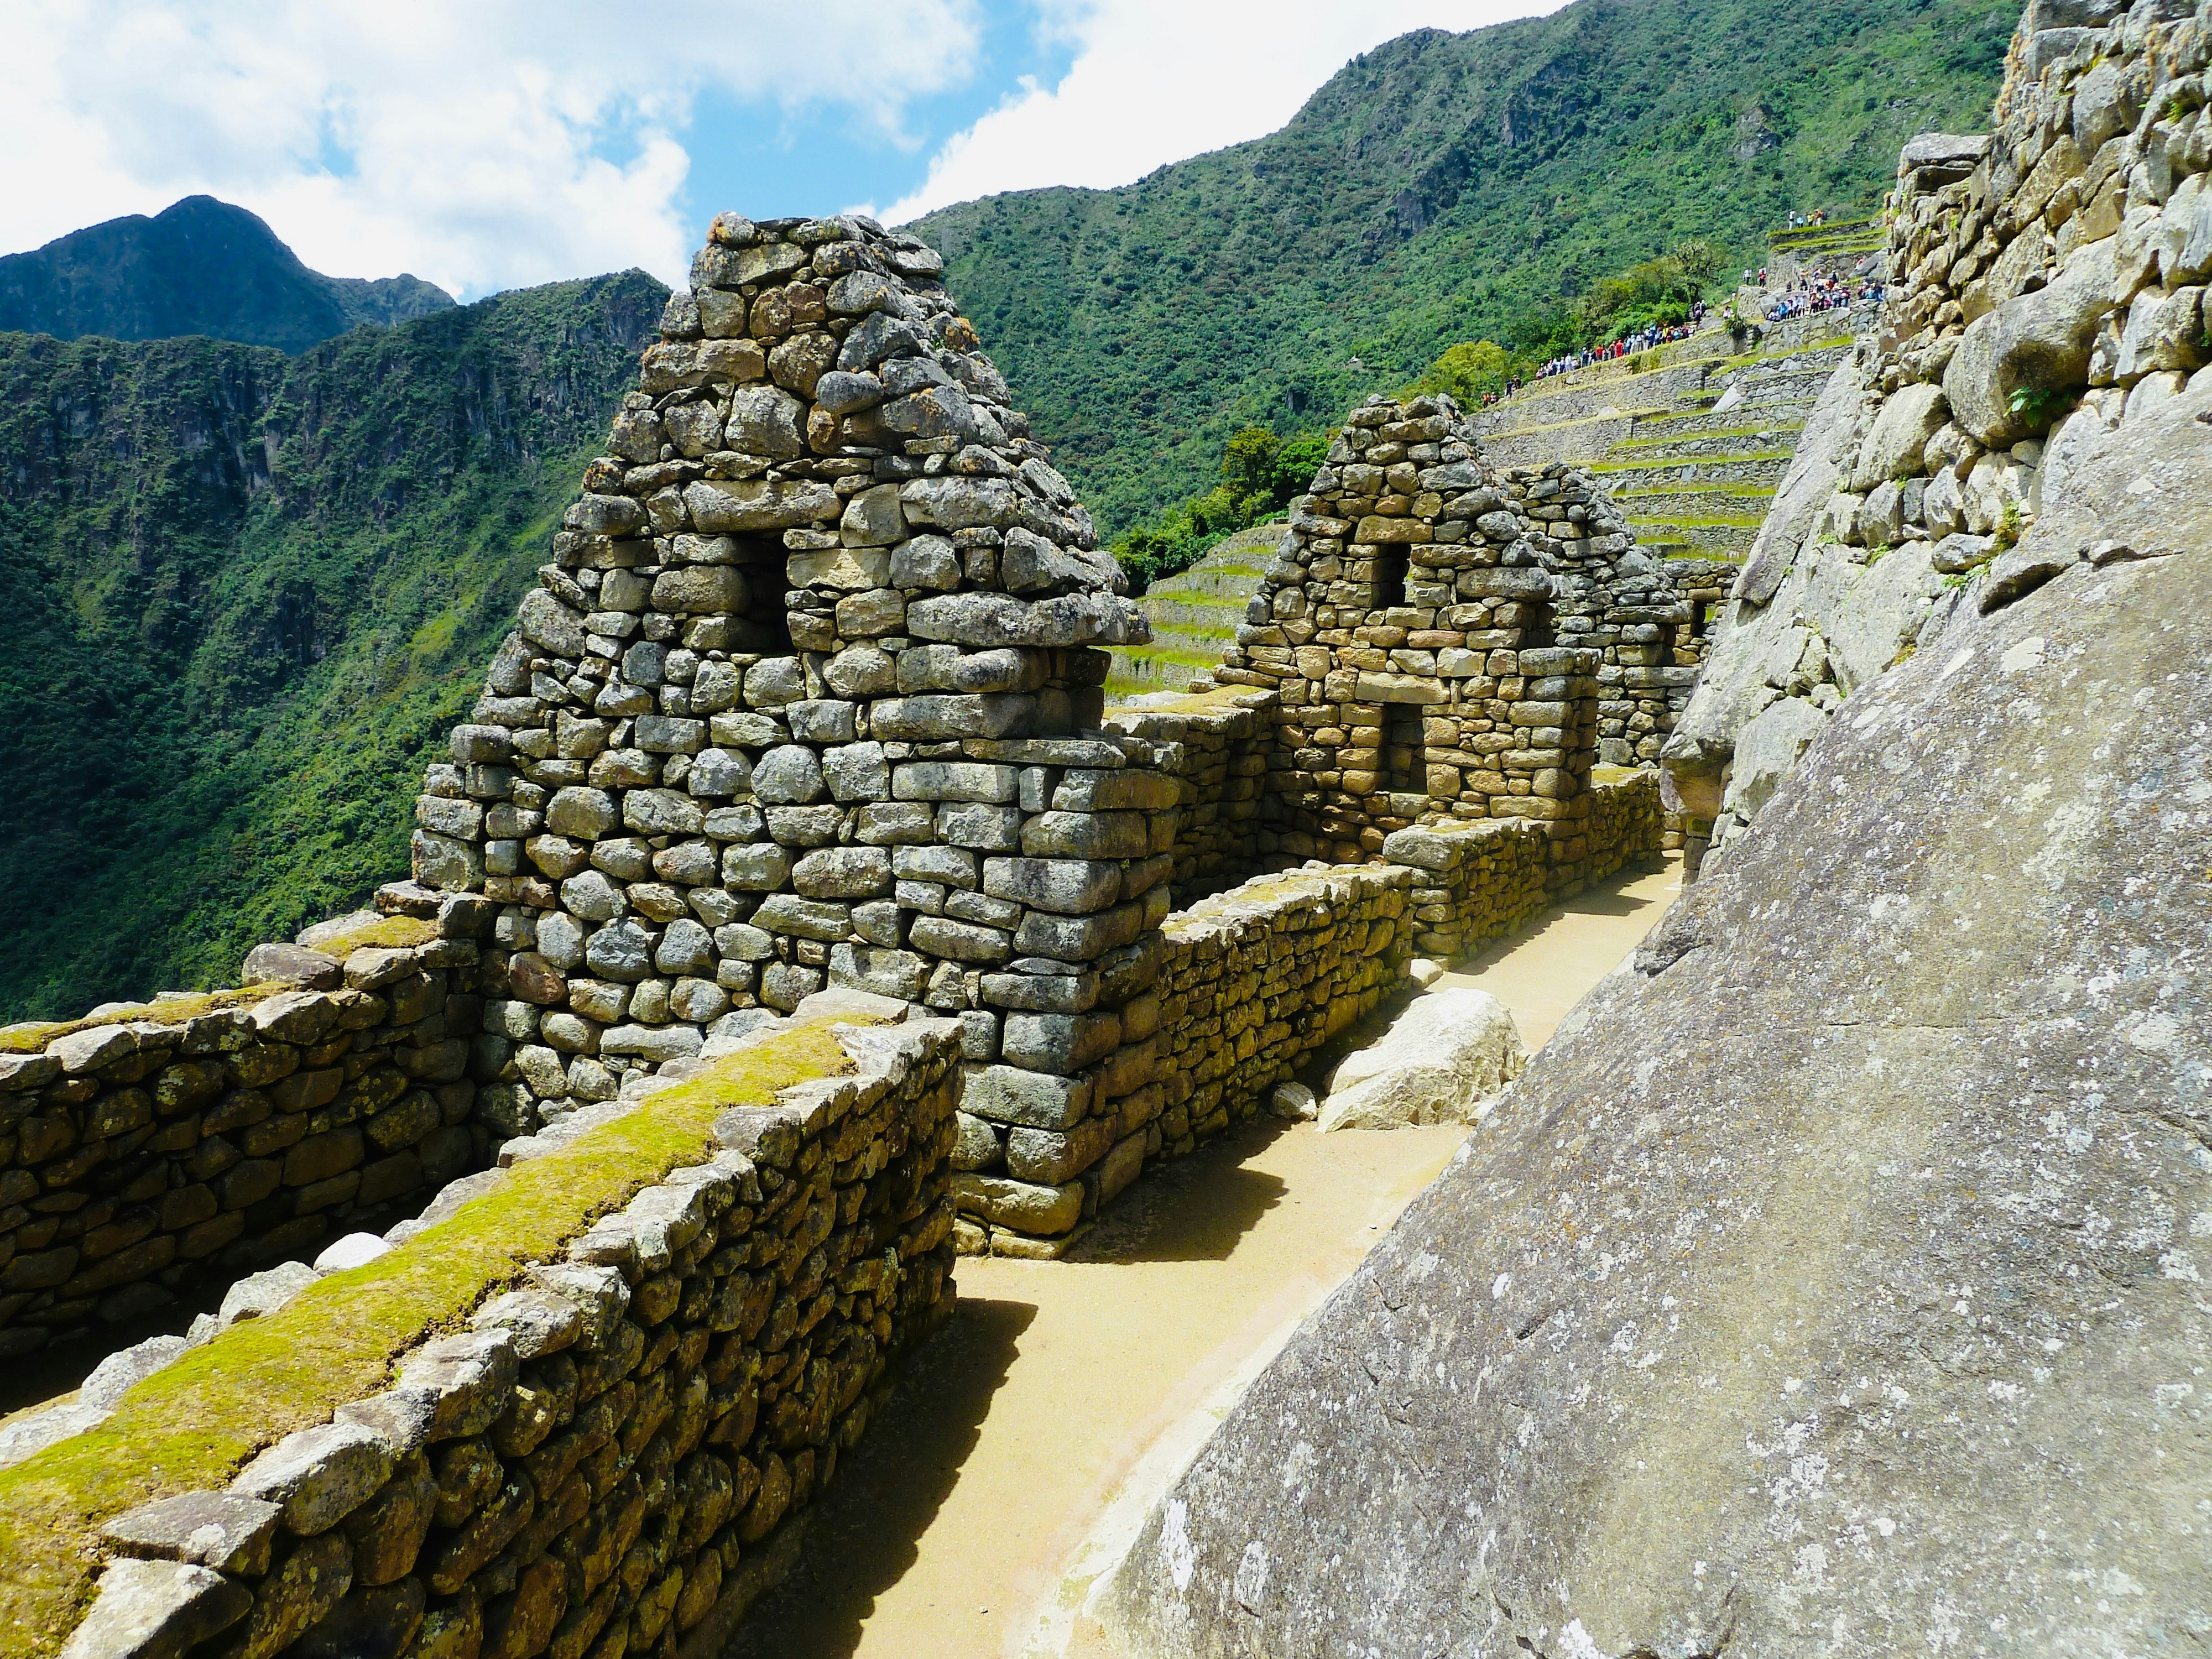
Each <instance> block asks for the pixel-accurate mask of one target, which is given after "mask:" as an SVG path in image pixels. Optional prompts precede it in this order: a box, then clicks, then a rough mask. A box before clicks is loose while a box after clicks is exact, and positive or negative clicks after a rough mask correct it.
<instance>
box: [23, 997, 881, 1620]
mask: <svg viewBox="0 0 2212 1659" xmlns="http://www.w3.org/2000/svg"><path fill="white" fill-rule="evenodd" d="M845 1023H847V1024H854V1023H859V1024H868V1023H872V1022H868V1021H866V1020H860V1021H857V1022H856V1021H854V1020H853V1019H851V1018H849V1017H848V1018H846V1020H845ZM853 1069H854V1067H853V1063H852V1061H851V1060H849V1059H848V1058H847V1057H846V1054H845V1052H844V1050H843V1049H842V1048H841V1047H839V1046H838V1043H837V1042H836V1038H835V1037H834V1036H832V1035H831V1034H830V1022H829V1021H826V1020H817V1021H810V1022H809V1023H807V1024H805V1025H802V1026H800V1027H799V1028H798V1029H797V1030H793V1031H791V1032H788V1033H787V1034H785V1035H783V1036H778V1037H775V1038H774V1039H772V1040H770V1041H769V1042H764V1043H763V1044H762V1045H760V1046H759V1047H758V1048H753V1049H750V1050H747V1051H745V1052H744V1053H741V1054H732V1055H731V1056H729V1057H728V1058H727V1059H726V1060H720V1061H718V1062H716V1063H715V1064H714V1066H711V1067H709V1068H708V1070H707V1071H706V1072H705V1073H702V1075H701V1076H699V1077H698V1078H696V1079H693V1080H692V1081H690V1082H689V1083H685V1084H680V1085H677V1086H675V1087H673V1088H671V1089H666V1090H663V1091H661V1092H659V1094H657V1095H655V1096H653V1099H652V1104H651V1105H650V1106H649V1107H646V1106H641V1107H640V1109H638V1110H636V1111H633V1112H630V1113H629V1114H627V1115H624V1116H623V1117H621V1118H618V1119H617V1120H616V1121H613V1122H611V1123H608V1124H605V1125H603V1126H601V1127H599V1128H597V1129H594V1130H592V1131H591V1132H590V1133H586V1134H584V1135H581V1136H580V1137H578V1138H577V1139H575V1140H574V1141H572V1142H571V1143H569V1144H568V1146H564V1147H562V1148H561V1149H559V1150H558V1151H556V1152H551V1153H549V1154H547V1155H546V1156H544V1157H543V1158H535V1159H532V1160H531V1161H529V1162H527V1163H525V1164H517V1165H516V1166H515V1167H514V1168H513V1169H512V1170H508V1171H507V1173H506V1175H505V1176H503V1178H502V1179H501V1181H500V1182H499V1183H498V1184H497V1185H496V1186H495V1188H493V1189H492V1190H491V1191H490V1192H489V1193H487V1194H484V1195H483V1197H481V1198H478V1199H476V1200H471V1202H469V1203H467V1204H465V1205H463V1206H461V1207H460V1208H459V1210H457V1211H456V1212H454V1213H453V1216H452V1217H450V1218H448V1219H447V1220H445V1221H443V1222H441V1223H440V1224H438V1225H436V1226H434V1227H431V1228H429V1229H428V1230H426V1231H423V1232H422V1233H419V1234H417V1235H416V1237H413V1238H411V1239H410V1240H409V1241H408V1242H407V1243H404V1244H402V1245H400V1246H399V1247H398V1249H393V1250H392V1251H390V1252H388V1253H387V1254H386V1255H381V1256H379V1257H378V1258H377V1259H376V1260H375V1261H372V1262H370V1263H368V1265H367V1266H366V1267H356V1268H354V1269H352V1270H351V1271H349V1272H347V1273H332V1274H331V1275H329V1276H328V1277H326V1278H324V1279H318V1280H317V1281H316V1282H315V1283H314V1284H313V1285H310V1286H309V1287H308V1288H307V1290H306V1291H302V1292H301V1295H300V1296H299V1297H298V1298H297V1299H296V1300H295V1301H294V1302H293V1303H292V1304H291V1305H290V1306H289V1307H287V1308H285V1309H284V1310H283V1311H282V1312H280V1313H276V1314H274V1315H271V1316H269V1317H267V1318H264V1319H256V1320H251V1321H248V1322H244V1323H242V1324H238V1325H234V1326H232V1327H231V1328H229V1329H228V1330H227V1331H225V1332H223V1333H222V1334H221V1335H219V1336H217V1337H216V1338H215V1339H214V1340H212V1341H210V1342H208V1343H206V1344H204V1346H200V1347H197V1348H195V1349H193V1350H192V1351H191V1352H189V1353H187V1354H185V1356H184V1357H183V1358H180V1359H179V1360H178V1361H177V1362H176V1363H175V1364H173V1365H170V1366H168V1367H167V1369H165V1370H161V1371H158V1372H156V1373H155V1375H154V1376H150V1377H149V1378H147V1379H146V1380H145V1381H144V1382H143V1383H140V1384H139V1385H138V1386H137V1388H135V1389H131V1391H130V1392H129V1393H128V1394H126V1395H124V1397H123V1399H122V1401H121V1402H120V1403H119V1404H118V1406H117V1407H116V1409H115V1413H114V1415H113V1416H112V1417H110V1418H109V1419H107V1421H106V1422H105V1423H104V1424H102V1425H100V1426H99V1427H98V1428H95V1429H93V1430H90V1431H88V1432H86V1433H84V1434H81V1435H77V1436H76V1437H74V1438H71V1439H68V1440H64V1441H61V1442H59V1443H57V1444H55V1445H52V1446H50V1447H48V1448H47V1449H46V1450H44V1451H42V1452H40V1453H39V1454H38V1455H36V1456H34V1457H33V1458H31V1459H29V1460H28V1461H27V1462H22V1463H19V1464H17V1465H15V1467H14V1468H9V1469H6V1470H0V1659H28V1656H31V1655H34V1654H40V1653H52V1652H53V1651H54V1650H57V1649H58V1648H59V1647H60V1646H61V1644H62V1641H63V1638H64V1637H65V1636H66V1634H67V1633H68V1632H69V1631H70V1628H71V1627H72V1626H74V1625H75V1624H76V1620H77V1619H78V1617H79V1616H80V1615H79V1608H80V1607H82V1604H83V1602H84V1600H85V1598H86V1596H87V1595H88V1592H89V1590H90V1589H91V1586H92V1575H93V1571H94V1561H95V1557H94V1547H95V1544H96V1541H97V1538H98V1534H99V1528H100V1522H103V1521H105V1520H106V1519H107V1518H109V1517H110V1516H115V1515H118V1514H120V1513H122V1512H123V1511H124V1510H129V1509H132V1508H135V1507H137V1505H138V1504H143V1503H147V1502H149V1501H150V1500H152V1499H154V1498H165V1497H168V1496H171V1495H173V1494H175V1493H178V1492H195V1491H203V1490H206V1489H208V1488H210V1487H220V1486H223V1485H224V1484H225V1483H226V1482H228V1480H230V1478H231V1476H232V1475H233V1474H235V1473H236V1472H237V1470H238V1469H239V1468H240V1466H242V1465H243V1464H244V1463H246V1462H247V1460H248V1459H250V1458H252V1456H253V1455H255V1454H256V1453H257V1452H258V1451H259V1450H260V1449H262V1448H263V1447H264V1446H267V1445H270V1444H271V1443H274V1442H276V1441H277V1440H279V1439H282V1438H283V1437H284V1436H285V1435H287V1434H289V1433H291V1432H293V1431H295V1430H297V1429H302V1428H307V1427H308V1426H310V1425H314V1424H318V1423H325V1422H328V1421H329V1420H330V1418H331V1413H333V1412H334V1411H335V1410H336V1409H337V1407H338V1406H340V1405H341V1404H343V1402H345V1401H349V1400H357V1399H360V1398H362V1397H363V1396H364V1395H370V1394H374V1393H375V1392H377V1391H378V1390H380V1389H382V1388H384V1387H385V1386H386V1382H387V1379H388V1376H389V1373H390V1370H391V1368H392V1362H393V1361H394V1360H396V1359H397V1358H399V1357H400V1356H401V1355H403V1354H404V1353H405V1352H408V1351H409V1350H410V1349H411V1348H414V1347H416V1346H419V1345H420V1344H421V1343H422V1341H423V1340H426V1339H428V1337H431V1336H433V1335H435V1334H439V1333H441V1332H445V1331H453V1330H457V1329H459V1328H461V1326H462V1325H463V1323H464V1322H465V1320H466V1319H467V1317H468V1316H469V1314H470V1313H471V1310H474V1309H475V1308H476V1306H477V1304H478V1303H479V1302H481V1301H483V1299H484V1298H485V1297H488V1296H489V1295H491V1294H493V1293H494V1292H495V1291H501V1290H503V1289H505V1288H506V1287H507V1285H511V1284H513V1283H514V1282H515V1281H516V1280H517V1279H520V1277H521V1275H522V1273H523V1271H524V1269H525V1268H526V1267H528V1266H529V1265H531V1264H532V1263H534V1262H541V1261H550V1260H552V1259H554V1258H555V1257H556V1256H557V1255H558V1254H559V1252H560V1250H561V1248H562V1246H563V1245H564V1244H565V1243H567V1242H568V1240H569V1239H571V1238H574V1237H576V1236H577V1235H578V1234H580V1233H582V1232H583V1231H586V1229H588V1228H589V1227H590V1225H592V1222H593V1221H594V1220H595V1219H596V1218H599V1216H602V1215H605V1214H606V1213H608V1212H611V1211H612V1210H615V1209H618V1208H619V1207H621V1206H623V1205H624V1204H627V1203H628V1202H629V1200H630V1199H631V1198H633V1197H634V1196H635V1195H636V1194H637V1193H638V1192H639V1191H640V1190H641V1189H642V1188H645V1187H647V1186H650V1185H652V1184H653V1182H657V1181H659V1180H660V1179H661V1178H662V1177H663V1176H665V1175H667V1173H668V1172H669V1171H670V1170H673V1169H676V1168H678V1166H680V1165H684V1164H693V1163H696V1162H697V1161H699V1159H700V1158H702V1156H704V1154H705V1153H706V1152H707V1150H708V1132H709V1131H710V1130H711V1129H712V1127H713V1126H714V1119H715V1118H716V1117H717V1116H718V1115H720V1114H721V1113H723V1112H725V1111H727V1110H729V1109H731V1108H732V1107H733V1106H748V1105H769V1104H771V1103H774V1101H775V1096H776V1091H778V1090H781V1089H784V1088H787V1087H789V1086H790V1085H793V1084H794V1083H800V1082H804V1081H805V1080H807V1079H811V1078H818V1077H834V1076H842V1075H845V1074H848V1073H851V1072H852V1070H853Z"/></svg>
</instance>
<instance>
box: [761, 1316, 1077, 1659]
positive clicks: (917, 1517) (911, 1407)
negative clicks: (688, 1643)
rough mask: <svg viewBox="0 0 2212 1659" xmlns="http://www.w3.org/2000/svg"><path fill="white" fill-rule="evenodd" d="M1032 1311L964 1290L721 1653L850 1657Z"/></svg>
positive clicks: (955, 1465) (939, 1496)
mask: <svg viewBox="0 0 2212 1659" xmlns="http://www.w3.org/2000/svg"><path fill="white" fill-rule="evenodd" d="M1035 1318H1036V1309H1035V1308H1033V1307H1031V1306H1030V1305H1029V1304H1027V1303H1024V1302H989V1301H981V1300H968V1299H965V1298H963V1300H962V1301H961V1302H960V1304H959V1305H958V1306H957V1308H956V1309H955V1310H954V1311H953V1315H952V1317H951V1318H950V1319H948V1320H947V1321H945V1323H944V1324H943V1325H941V1326H939V1328H937V1329H936V1330H935V1331H933V1332H932V1333H931V1334H930V1336H929V1338H928V1340H927V1341H925V1342H924V1343H923V1344H922V1345H921V1347H920V1348H918V1349H916V1350H915V1352H914V1354H913V1356H912V1357H911V1358H909V1359H908V1361H907V1364H906V1370H905V1375H904V1376H902V1377H901V1378H900V1379H899V1383H898V1385H897V1387H896V1389H894V1390H893V1392H892V1394H891V1397H890V1403H889V1404H888V1405H887V1406H886V1407H884V1409H883V1411H881V1412H880V1413H878V1414H877V1416H876V1419H875V1420H874V1421H873V1422H872V1423H871V1424H870V1425H868V1431H867V1433H866V1435H864V1436H863V1437H861V1440H860V1445H859V1447H858V1448H857V1449H855V1450H854V1452H853V1454H852V1455H850V1456H849V1457H848V1458H845V1459H843V1460H842V1461H841V1462H839V1464H838V1468H837V1478H836V1480H835V1481H834V1482H833V1483H832V1484H831V1485H830V1486H829V1490H828V1491H827V1492H824V1493H823V1495H822V1496H821V1497H820V1498H818V1499H817V1500H816V1502H815V1504H814V1507H813V1510H812V1512H811V1515H810V1516H809V1517H808V1522H807V1532H806V1542H805V1547H804V1549H803V1551H802V1553H801V1554H800V1556H799V1565H798V1567H797V1568H796V1569H795V1570H794V1571H793V1572H792V1575H791V1577H788V1578H787V1579H785V1580H784V1582H783V1583H781V1584H780V1585H778V1586H777V1587H776V1588H775V1589H773V1590H771V1591H769V1593H768V1594H767V1595H764V1596H763V1597H762V1598H761V1599H760V1601H758V1602H757V1604H755V1606H754V1607H753V1608H752V1610H751V1612H750V1613H748V1614H746V1616H745V1620H744V1623H743V1624H742V1625H741V1626H739V1627H738V1632H737V1635H736V1636H735V1637H734V1638H732V1640H731V1643H730V1645H729V1646H728V1647H726V1648H725V1649H723V1650H722V1652H723V1655H724V1659H846V1656H848V1655H849V1654H851V1653H852V1652H853V1650H854V1649H855V1648H856V1647H858V1646H859V1645H860V1627H861V1625H862V1623H863V1621H865V1620H866V1618H867V1617H868V1615H869V1614H870V1613H872V1612H873V1611H874V1610H875V1605H876V1597H877V1596H878V1595H880V1594H881V1593H882V1592H883V1591H884V1590H885V1589H889V1588H890V1586H891V1585H893V1584H895V1583H897V1582H898V1581H899V1579H900V1577H902V1575H903V1574H904V1573H905V1572H906V1571H907V1570H908V1568H910V1567H911V1566H913V1565H914V1564H915V1540H916V1539H918V1538H920V1537H921V1534H923V1533H924V1532H925V1531H926V1530H927V1528H928V1527H929V1523H930V1522H931V1521H932V1520H933V1518H934V1517H935V1516H936V1514H937V1511H938V1510H939V1508H940V1507H941V1506H942V1505H943V1504H944V1502H945V1498H947V1497H948V1496H949V1495H950V1494H951V1491H952V1488H953V1486H954V1485H955V1484H956V1483H957V1481H958V1480H959V1479H960V1468H961V1465H962V1464H963V1462H966V1461H967V1457H968V1454H969V1452H971V1451H973V1450H974V1449H975V1442H976V1440H977V1438H978V1437H980V1436H981V1432H982V1427H983V1419H984V1417H985V1415H986V1414H987V1413H988V1412H989V1410H990V1407H991V1397H992V1395H994V1394H995V1393H996V1392H997V1391H998V1388H999V1385H1000V1383H1003V1382H1005V1381H1006V1373H1007V1371H1008V1370H1011V1369H1012V1365H1013V1363H1014V1358H1015V1356H1016V1355H1018V1353H1019V1352H1021V1337H1022V1333H1023V1332H1024V1331H1026V1330H1027V1329H1028V1328H1029V1327H1030V1322H1031V1321H1032V1320H1034V1319H1035Z"/></svg>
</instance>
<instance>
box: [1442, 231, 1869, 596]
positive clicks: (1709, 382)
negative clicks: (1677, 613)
mask: <svg viewBox="0 0 2212 1659" xmlns="http://www.w3.org/2000/svg"><path fill="white" fill-rule="evenodd" d="M1821 231H1822V233H1823V234H1822V235H1821V236H1820V238H1817V239H1816V240H1822V241H1824V242H1825V241H1826V240H1833V237H1832V235H1831V234H1829V233H1833V232H1850V233H1851V234H1857V232H1856V231H1855V230H1854V229H1853V228H1851V227H1822V228H1821ZM1842 315H1843V313H1835V314H1834V316H1835V318H1837V319H1839V318H1840V317H1841V316H1842ZM1814 320H1815V319H1795V321H1794V322H1793V324H1792V325H1789V326H1788V327H1787V328H1786V329H1784V328H1777V329H1775V330H1772V331H1770V333H1769V337H1768V340H1767V342H1766V343H1765V345H1764V346H1762V348H1761V349H1756V350H1753V351H1751V352H1747V353H1739V354H1730V353H1729V352H1728V351H1726V350H1723V349H1717V347H1719V345H1720V344H1721V343H1723V341H1725V339H1726V336H1724V335H1723V334H1721V333H1720V332H1719V331H1717V330H1712V331H1707V332H1705V333H1704V334H1700V335H1699V336H1697V337H1694V338H1692V339H1689V340H1683V341H1677V342H1674V343H1672V344H1671V345H1668V346H1665V347H1662V348H1660V349H1658V350H1656V351H1655V352H1650V353H1645V354H1644V356H1643V359H1642V360H1641V361H1638V360H1629V359H1624V360H1621V361H1620V362H1610V363H1606V364H1602V365H1598V366H1595V367H1593V368H1587V369H1578V370H1577V371H1575V372H1574V373H1572V374H1563V375H1556V376H1554V377H1553V378H1552V379H1550V380H1544V381H1541V382H1539V383H1538V384H1537V385H1536V386H1531V387H1528V388H1526V389H1524V390H1523V391H1522V392H1516V393H1515V394H1514V395H1513V397H1511V398H1508V399H1507V400H1506V401H1505V402H1504V403H1503V404H1498V405H1497V406H1495V407H1494V408H1492V409H1491V410H1486V411H1485V417H1484V418H1485V428H1484V444H1485V446H1486V448H1487V449H1488V450H1489V451H1490V453H1491V456H1492V459H1493V460H1494V461H1496V462H1498V463H1500V464H1514V465H1550V464H1552V463H1553V462H1557V461H1571V462H1574V463H1575V464H1577V465H1583V466H1587V467H1588V468H1589V471H1590V472H1591V473H1592V474H1593V475H1595V477H1597V478H1598V479H1599V481H1600V482H1601V483H1603V484H1604V485H1605V486H1606V488H1607V489H1610V490H1612V491H1613V494H1614V496H1615V498H1616V499H1617V500H1619V501H1620V504H1621V507H1622V508H1623V509H1624V511H1626V513H1627V515H1628V518H1629V522H1630V526H1631V527H1632V529H1633V530H1634V531H1635V532H1636V535H1637V539H1638V541H1640V542H1642V543H1643V544H1644V545H1645V546H1646V547H1647V548H1648V549H1649V550H1650V551H1651V552H1652V553H1654V554H1655V555H1657V556H1662V557H1668V558H1701V559H1720V560H1726V561H1731V562H1735V561H1741V559H1742V558H1743V557H1744V556H1745V555H1746V553H1747V551H1748V550H1749V549H1750V546H1751V543H1752V541H1753V538H1754V537H1755V536H1756V535H1757V533H1758V529H1759V521H1760V520H1761V518H1762V517H1763V516H1764V514H1765V510H1766V507H1767V504H1768V503H1769V502H1770V501H1771V500H1772V498H1773V495H1774V491H1775V489H1776V488H1777V486H1778V484H1779V483H1780V482H1781V479H1782V476H1783V474H1784V472H1786V471H1788V470H1789V466H1790V457H1791V455H1792V454H1793V453H1795V451H1796V443H1797V437H1798V435H1799V434H1800V433H1801V432H1802V431H1803V429H1804V424H1805V416H1807V414H1808V413H1809V412H1810V410H1811V409H1812V406H1813V404H1814V402H1815V401H1816V400H1817V399H1818V398H1819V397H1820V389H1821V387H1822V386H1825V385H1826V383H1827V380H1828V377H1829V376H1830V374H1832V373H1833V371H1834V368H1835V365H1836V362H1837V361H1838V359H1839V358H1840V357H1841V356H1842V355H1843V354H1844V352H1845V351H1847V350H1848V349H1850V339H1849V337H1846V336H1842V335H1838V334H1836V333H1834V332H1833V331H1834V329H1835V328H1836V327H1837V326H1838V323H1837V321H1836V320H1834V319H1821V320H1823V321H1825V323H1826V331H1824V332H1819V333H1816V332H1814V331H1813V329H1812V327H1811V326H1810V325H1812V324H1813V323H1814ZM1630 362H1637V367H1636V368H1635V369H1634V370H1632V369H1631V368H1629V367H1628V365H1629V363H1630ZM1723 403H1724V404H1725V405H1726V406H1725V407H1721V406H1720V405H1722V404H1723Z"/></svg>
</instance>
